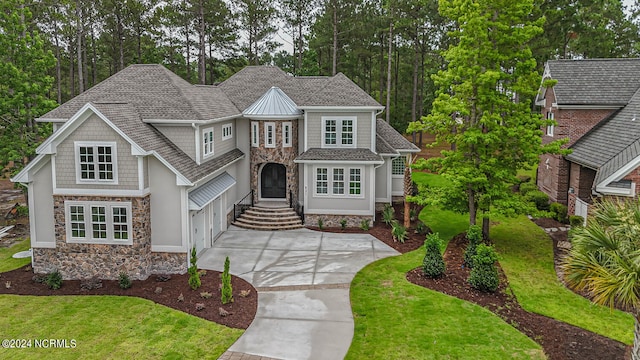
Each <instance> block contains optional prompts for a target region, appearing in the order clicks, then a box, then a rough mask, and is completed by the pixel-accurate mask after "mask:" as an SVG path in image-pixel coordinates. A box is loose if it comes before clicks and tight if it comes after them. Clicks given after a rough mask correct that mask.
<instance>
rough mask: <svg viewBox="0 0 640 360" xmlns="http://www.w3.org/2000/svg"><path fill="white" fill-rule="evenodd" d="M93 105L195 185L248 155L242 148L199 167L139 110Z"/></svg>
mask: <svg viewBox="0 0 640 360" xmlns="http://www.w3.org/2000/svg"><path fill="white" fill-rule="evenodd" d="M92 105H93V106H95V108H96V109H97V110H98V111H100V112H101V113H102V114H103V115H104V116H106V117H107V119H109V121H111V122H112V123H113V124H114V125H115V126H117V127H118V128H119V129H120V130H122V132H124V133H125V134H126V135H127V136H129V137H130V138H131V140H133V141H134V142H135V143H136V144H138V145H139V146H140V147H142V148H143V149H144V150H145V151H155V152H157V153H158V155H160V156H161V157H162V158H163V159H165V160H166V161H167V162H168V163H169V164H171V166H173V167H174V168H175V169H176V170H177V171H178V172H180V173H181V174H182V175H183V176H185V177H186V178H187V179H188V180H189V181H191V182H195V181H197V180H199V179H202V178H203V177H205V176H207V175H209V174H211V173H212V172H215V171H217V170H219V169H221V168H222V167H223V166H225V165H227V164H229V163H230V162H232V161H234V160H236V159H239V158H241V157H242V156H244V154H243V153H242V151H240V150H238V149H234V150H231V151H229V152H227V153H225V154H223V155H221V156H218V157H217V158H215V159H212V160H209V161H207V162H205V163H202V164H201V165H198V164H197V163H196V162H195V161H194V160H193V159H191V158H190V157H189V155H187V154H186V153H185V152H184V151H182V150H180V148H178V147H177V146H176V145H175V144H174V143H173V142H171V140H169V139H167V138H166V137H165V136H164V135H163V134H162V133H161V132H160V131H158V130H157V129H156V128H154V127H153V126H152V125H150V124H146V123H144V122H143V121H142V118H141V116H140V115H139V114H138V112H137V110H136V109H135V107H134V106H133V105H131V104H122V103H93V104H92Z"/></svg>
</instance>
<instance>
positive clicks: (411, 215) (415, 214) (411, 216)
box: [409, 209, 418, 221]
mask: <svg viewBox="0 0 640 360" xmlns="http://www.w3.org/2000/svg"><path fill="white" fill-rule="evenodd" d="M409 220H411V221H416V220H418V211H416V209H409Z"/></svg>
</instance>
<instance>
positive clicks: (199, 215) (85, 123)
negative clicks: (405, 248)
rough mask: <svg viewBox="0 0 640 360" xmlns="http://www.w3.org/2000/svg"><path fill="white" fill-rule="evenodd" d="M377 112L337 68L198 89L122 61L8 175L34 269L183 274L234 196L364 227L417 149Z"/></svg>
mask: <svg viewBox="0 0 640 360" xmlns="http://www.w3.org/2000/svg"><path fill="white" fill-rule="evenodd" d="M383 109H384V107H383V106H381V105H380V104H379V103H378V102H377V101H375V100H374V99H373V98H371V97H370V96H369V95H368V94H367V93H366V92H364V91H363V90H362V89H360V88H359V87H358V86H357V85H356V84H355V83H353V82H352V81H351V80H349V79H348V78H347V77H346V76H344V75H343V74H337V75H335V76H332V77H294V76H290V75H288V74H286V73H285V72H283V71H282V70H280V69H278V68H276V67H268V66H261V67H260V66H250V67H246V68H245V69H243V70H241V71H240V72H238V73H237V74H235V75H233V76H232V77H230V78H229V79H227V80H226V81H224V82H223V83H222V84H220V85H218V86H200V85H191V84H189V83H188V82H186V81H184V80H183V79H182V78H180V77H179V76H177V75H176V74H174V73H172V72H171V71H169V70H167V69H166V68H165V67H163V66H161V65H132V66H129V67H127V68H126V69H124V70H122V71H120V72H118V73H117V74H115V75H113V76H111V77H110V78H108V79H106V80H104V81H103V82H101V83H99V84H97V85H96V86H94V87H93V88H91V89H89V90H88V91H86V92H84V93H82V94H80V95H78V96H76V97H75V98H73V99H71V100H69V101H68V102H66V103H65V104H62V105H60V106H59V107H58V108H56V109H54V110H52V111H51V112H49V113H47V114H45V115H44V116H42V117H41V118H40V119H38V121H41V122H50V123H53V127H54V133H53V135H51V136H50V137H49V138H48V139H47V140H45V141H44V142H43V144H42V145H40V146H39V147H38V149H37V151H36V152H37V154H38V156H37V157H36V158H35V159H34V160H33V161H31V162H30V163H29V164H28V165H27V166H26V167H25V168H24V169H23V170H22V171H21V172H20V173H19V174H17V175H16V176H15V177H14V178H12V181H14V182H18V183H21V184H23V185H25V186H27V188H28V194H29V197H28V198H29V209H30V212H29V217H30V226H31V229H30V232H31V247H32V250H33V251H32V254H33V255H32V265H33V269H34V271H35V272H36V273H46V272H50V271H53V270H59V271H60V272H61V273H62V276H63V278H65V279H77V278H89V277H94V276H98V277H100V278H103V279H115V278H117V277H118V274H119V273H120V272H125V273H127V274H129V275H130V276H131V277H132V278H133V279H144V278H146V277H148V276H149V275H151V274H154V273H184V272H186V270H187V266H188V263H189V252H190V249H191V248H193V247H195V248H196V250H197V251H198V253H200V252H201V251H203V250H204V249H205V248H208V247H211V245H212V243H213V241H215V239H216V238H217V237H218V236H219V235H220V233H222V232H223V231H225V230H226V229H227V227H228V225H229V224H230V222H231V220H232V219H233V218H234V204H236V203H238V202H239V201H241V200H242V199H247V198H248V199H249V200H253V201H252V202H253V203H260V202H267V201H268V202H270V203H271V205H273V203H276V205H278V206H280V207H288V206H289V205H290V204H298V203H299V204H301V205H302V206H296V208H297V209H300V208H302V209H303V212H302V213H301V215H304V216H305V220H306V222H307V223H310V224H317V221H318V219H319V218H322V219H323V220H324V221H325V224H326V225H328V226H337V225H339V221H341V220H342V219H345V220H347V221H348V223H349V225H350V226H356V225H357V224H359V223H360V221H362V220H369V221H373V220H374V218H375V210H376V205H377V204H380V203H390V202H391V201H392V197H393V196H395V195H402V193H403V182H402V181H401V179H402V174H403V173H404V169H405V159H406V157H407V156H408V155H409V154H410V153H413V152H417V151H419V149H418V148H417V147H416V146H415V145H413V144H411V143H410V142H409V141H407V140H406V139H404V138H403V137H402V136H401V135H400V134H399V133H398V132H396V131H395V130H394V129H393V128H391V127H390V126H389V125H388V124H387V123H385V122H383V121H380V120H378V119H377V118H376V115H378V114H379V113H380V112H381V111H382V110H383ZM248 194H252V196H248ZM294 215H295V213H294ZM297 221H298V224H299V221H300V218H298V220H297ZM263 223H265V222H263ZM267 223H268V222H267ZM268 224H269V223H268ZM269 225H271V226H273V225H274V224H269ZM276 225H277V226H276V227H280V228H282V227H283V226H282V224H280V223H279V224H276ZM297 226H300V225H297Z"/></svg>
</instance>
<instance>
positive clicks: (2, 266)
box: [0, 238, 31, 272]
mask: <svg viewBox="0 0 640 360" xmlns="http://www.w3.org/2000/svg"><path fill="white" fill-rule="evenodd" d="M30 247H31V243H30V241H29V239H28V238H27V239H24V240H22V241H20V242H19V243H16V244H14V245H13V246H12V247H10V248H0V272H5V271H10V270H14V269H17V268H20V267H22V266H25V265H27V264H29V263H30V262H31V258H30V257H28V258H24V259H14V258H12V257H11V256H12V255H13V254H15V253H17V252H20V251H24V250H29V248H30Z"/></svg>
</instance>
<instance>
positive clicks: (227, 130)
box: [222, 123, 233, 140]
mask: <svg viewBox="0 0 640 360" xmlns="http://www.w3.org/2000/svg"><path fill="white" fill-rule="evenodd" d="M232 137H233V124H230V123H229V124H224V125H222V140H228V139H231V138H232Z"/></svg>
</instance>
